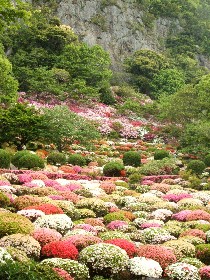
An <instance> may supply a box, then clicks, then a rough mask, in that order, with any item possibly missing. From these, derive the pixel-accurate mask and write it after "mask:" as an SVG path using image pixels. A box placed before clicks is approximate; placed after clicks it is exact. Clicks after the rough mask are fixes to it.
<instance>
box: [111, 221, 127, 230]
mask: <svg viewBox="0 0 210 280" xmlns="http://www.w3.org/2000/svg"><path fill="white" fill-rule="evenodd" d="M107 228H108V229H110V230H124V229H127V228H128V223H126V222H124V221H118V220H116V221H112V222H111V223H109V224H108V225H107Z"/></svg>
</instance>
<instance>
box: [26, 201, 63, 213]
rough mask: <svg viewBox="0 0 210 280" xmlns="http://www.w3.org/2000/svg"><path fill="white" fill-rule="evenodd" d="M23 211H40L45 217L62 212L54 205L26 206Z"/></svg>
mask: <svg viewBox="0 0 210 280" xmlns="http://www.w3.org/2000/svg"><path fill="white" fill-rule="evenodd" d="M25 209H36V210H41V211H42V212H44V213H45V214H46V215H50V214H63V210H62V209H61V208H60V207H58V206H56V205H53V204H49V203H45V204H41V205H38V206H28V207H26V208H25Z"/></svg>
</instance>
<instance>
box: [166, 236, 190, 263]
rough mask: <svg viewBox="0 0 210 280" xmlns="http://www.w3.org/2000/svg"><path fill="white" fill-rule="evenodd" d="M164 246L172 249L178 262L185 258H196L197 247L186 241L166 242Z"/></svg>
mask: <svg viewBox="0 0 210 280" xmlns="http://www.w3.org/2000/svg"><path fill="white" fill-rule="evenodd" d="M163 246H164V247H166V248H169V249H171V250H172V251H173V253H174V255H175V256H176V258H177V260H180V259H181V258H184V257H190V258H192V257H194V256H195V246H194V245H192V244H190V243H188V242H185V241H181V240H170V241H167V242H165V243H164V244H163Z"/></svg>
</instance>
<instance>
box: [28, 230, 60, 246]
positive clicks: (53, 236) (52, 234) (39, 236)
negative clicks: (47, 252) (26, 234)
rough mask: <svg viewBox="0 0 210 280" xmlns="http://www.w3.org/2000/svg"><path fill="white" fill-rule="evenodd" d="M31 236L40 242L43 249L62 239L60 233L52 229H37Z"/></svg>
mask: <svg viewBox="0 0 210 280" xmlns="http://www.w3.org/2000/svg"><path fill="white" fill-rule="evenodd" d="M31 236H32V237H33V238H34V239H36V240H37V241H38V242H39V244H40V245H41V247H43V246H44V245H46V244H48V243H50V242H53V241H58V240H60V239H61V238H62V235H61V234H60V233H59V232H58V231H56V230H54V229H50V228H38V229H35V230H34V231H33V232H32V234H31Z"/></svg>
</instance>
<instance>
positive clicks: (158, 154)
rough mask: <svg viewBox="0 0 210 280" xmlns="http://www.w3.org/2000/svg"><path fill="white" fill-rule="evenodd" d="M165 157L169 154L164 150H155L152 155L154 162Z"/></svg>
mask: <svg viewBox="0 0 210 280" xmlns="http://www.w3.org/2000/svg"><path fill="white" fill-rule="evenodd" d="M167 157H169V152H168V151H166V150H157V151H155V153H154V160H161V159H163V158H167Z"/></svg>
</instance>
